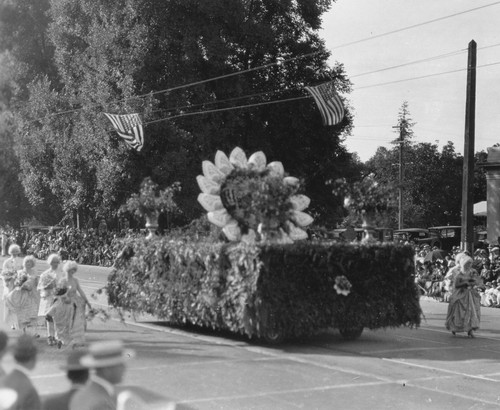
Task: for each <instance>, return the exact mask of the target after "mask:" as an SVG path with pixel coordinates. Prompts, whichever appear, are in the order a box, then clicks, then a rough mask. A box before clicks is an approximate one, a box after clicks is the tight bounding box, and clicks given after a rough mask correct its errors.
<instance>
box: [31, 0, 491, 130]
mask: <svg viewBox="0 0 500 410" xmlns="http://www.w3.org/2000/svg"><path fill="white" fill-rule="evenodd" d="M497 4H500V1H496V2H494V3H490V4H486V5H483V6H478V7H474V8H472V9H468V10H464V11H461V12H458V13H454V14H450V15H447V16H442V17H438V18H435V19H432V20H427V21H424V22H421V23H417V24H413V25H410V26H406V27H402V28H399V29H396V30H391V31H388V32H385V33H381V34H378V35H375V36H371V37H365V38H363V39H359V40H355V41H352V42H348V43H344V44H340V45H338V46H335V47H333V48H332V49H333V50H335V49H338V48H343V47H347V46H351V45H354V44H359V43H362V42H366V41H371V40H374V39H377V38H381V37H384V36H388V35H392V34H395V33H399V32H402V31H406V30H410V29H413V28H417V27H421V26H424V25H427V24H432V23H435V22H438V21H442V20H445V19H449V18H453V17H456V16H459V15H463V14H466V13H471V12H474V11H477V10H480V9H484V8H487V7H491V6H495V5H497ZM321 53H325V50H320V51H315V52H312V53H307V54H303V55H300V56H296V57H291V58H289V59H283V60H279V61H276V62H273V63H268V64H264V65H261V66H257V67H252V68H249V69H246V70H241V71H236V72H233V73H228V74H224V75H220V76H217V77H212V78H208V79H205V80H200V81H196V82H193V83H188V84H183V85H179V86H175V87H171V88H167V89H163V90H158V91H150V92H148V93H145V94H141V95H137V96H134V97H128V98H125V99H120V100H115V101H111V102H109V103H108V104H112V103H115V104H117V103H120V102H124V101H129V100H133V99H139V98H145V97H148V96H152V95H157V94H160V93H168V92H171V91H174V90H178V89H182V88H188V87H193V86H196V85H201V84H204V83H207V82H210V81H216V80H220V79H224V78H229V77H232V76H236V75H241V74H246V73H248V72H252V71H256V70H261V69H263V68H268V67H272V66H277V65H281V64H286V63H288V62H291V61H294V60H297V59H301V58H306V57H310V56H312V55H316V54H321ZM361 75H365V74H361ZM99 106H102V104H101V103H99V104H93V105H90V106H87V107H86V108H89V107H90V108H92V107H99ZM82 109H83V107H80V108H75V109H71V110H65V111H59V112H56V113H52V114H47V115H46V116H44V117H41V118H37V119H34V120H32V121H31V122H34V121H38V120H41V119H45V118H50V117H52V116H57V115H63V114H69V113H73V112H78V111H80V110H82Z"/></svg>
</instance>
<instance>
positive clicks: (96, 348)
mask: <svg viewBox="0 0 500 410" xmlns="http://www.w3.org/2000/svg"><path fill="white" fill-rule="evenodd" d="M134 356H135V352H134V351H133V350H129V349H125V348H124V346H123V342H122V341H120V340H111V341H106V342H96V343H93V344H91V345H90V346H89V353H88V354H87V355H85V356H83V357H82V358H81V359H80V364H82V365H83V366H85V367H92V368H99V367H109V366H116V365H118V364H123V363H125V361H126V360H128V359H131V358H132V357H134Z"/></svg>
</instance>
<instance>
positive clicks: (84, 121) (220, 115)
mask: <svg viewBox="0 0 500 410" xmlns="http://www.w3.org/2000/svg"><path fill="white" fill-rule="evenodd" d="M331 4H332V1H330V0H316V1H311V0H298V1H282V0H280V1H278V0H252V1H249V0H172V1H168V2H158V1H155V0H113V1H109V0H92V1H90V0H58V1H51V2H49V1H40V0H22V1H21V0H19V1H2V2H1V3H0V11H1V13H2V18H1V19H0V32H1V33H7V34H8V35H6V36H5V37H3V40H2V42H1V43H0V46H1V49H0V50H1V51H5V52H7V51H8V52H10V53H11V54H12V56H13V59H14V65H15V67H23V70H22V75H19V76H17V77H16V79H15V80H16V82H17V85H16V87H12V88H11V89H10V91H11V92H12V93H13V94H14V96H15V98H14V99H13V101H12V103H11V104H10V107H9V108H10V109H11V110H12V112H13V113H14V117H13V118H14V119H13V127H12V133H13V140H14V141H15V145H16V152H17V156H18V160H19V166H20V170H21V180H22V183H23V187H24V189H25V191H26V196H27V198H28V200H29V202H30V203H31V204H32V205H33V206H36V207H38V208H40V207H41V208H46V209H52V210H53V211H54V214H55V215H57V217H59V216H61V215H66V216H67V217H71V216H72V215H74V213H75V212H78V213H79V215H81V217H83V218H84V219H92V218H95V217H99V216H101V217H106V218H109V217H112V216H114V215H116V212H117V210H118V209H119V206H120V205H121V204H122V203H123V202H124V200H125V198H128V197H129V196H130V194H131V193H133V192H137V191H138V187H139V184H140V182H141V181H142V180H143V179H144V177H151V178H152V179H153V180H154V181H155V182H156V183H158V184H159V185H160V186H161V187H164V186H169V185H171V184H172V183H174V182H176V181H179V182H180V184H181V186H182V191H181V192H180V193H179V197H178V199H177V202H178V203H179V205H180V207H181V208H182V209H183V215H185V218H186V221H188V220H190V219H192V218H193V217H196V216H198V215H200V214H201V211H202V210H201V208H200V207H199V205H198V204H197V202H196V196H197V194H198V192H199V190H198V187H197V185H196V175H198V174H199V173H200V171H201V162H202V161H203V160H205V159H209V158H213V156H214V154H215V152H216V151H217V150H222V151H226V152H228V151H231V150H232V148H234V147H235V146H240V147H241V148H243V149H244V150H245V151H246V152H255V151H258V150H262V151H264V153H265V154H266V156H267V157H268V158H269V160H271V161H272V160H279V161H282V162H283V164H284V166H285V169H286V170H287V172H290V174H292V175H294V176H297V177H299V178H301V179H302V180H303V187H304V189H305V190H306V192H307V195H308V196H310V197H311V199H312V206H311V208H312V212H314V213H315V216H316V217H317V218H318V220H324V221H327V220H329V219H330V220H331V219H332V217H333V216H334V214H335V212H334V211H335V209H336V207H335V201H334V200H333V201H332V196H331V192H330V188H329V187H327V186H326V185H325V182H326V181H327V180H328V179H331V178H336V177H338V176H343V175H344V174H345V172H346V171H349V169H352V168H353V167H355V166H356V158H355V157H353V156H352V155H351V154H350V153H348V152H347V150H346V149H345V147H344V145H343V143H342V135H343V133H346V132H347V133H348V132H349V129H350V127H351V123H352V116H351V114H350V113H349V110H347V111H348V112H347V115H346V116H345V118H344V120H343V121H342V122H341V123H340V124H338V125H336V126H331V127H324V126H323V125H322V123H321V117H320V115H319V113H318V111H317V108H316V106H315V104H314V101H313V100H312V99H311V98H308V95H307V93H305V91H304V86H306V85H316V84H319V83H322V82H326V81H331V80H333V81H334V84H335V87H336V88H337V90H338V91H340V92H341V93H343V94H345V93H348V92H349V91H350V87H351V84H350V82H349V80H348V78H347V76H346V74H345V72H344V68H343V66H342V64H340V63H336V64H335V65H334V66H333V67H330V66H328V64H327V59H328V57H329V52H328V51H327V50H326V49H325V46H324V42H323V40H321V39H320V37H319V34H318V30H319V28H320V24H321V15H322V14H323V13H324V12H325V11H326V10H328V9H329V7H330V6H331ZM16 22H22V24H21V26H20V27H22V29H21V30H15V29H14V26H15V24H17V23H16ZM19 72H21V71H19ZM210 79H217V80H213V81H212V80H210ZM209 80H210V81H209ZM284 99H290V101H288V102H281V103H279V102H278V100H284ZM345 103H346V107H348V101H346V102H345ZM243 105H251V107H247V108H237V106H243ZM104 112H111V113H119V114H121V113H130V112H138V113H139V114H140V115H141V117H142V120H143V123H144V131H145V146H144V148H143V150H142V151H141V152H136V151H133V150H130V149H129V148H127V146H126V145H125V144H123V142H122V141H121V140H120V139H119V138H118V137H117V135H116V133H115V132H114V131H113V130H112V128H111V125H110V124H109V123H108V122H107V120H106V118H105V117H104V115H103V113H104ZM200 112H203V114H200ZM350 172H351V171H350Z"/></svg>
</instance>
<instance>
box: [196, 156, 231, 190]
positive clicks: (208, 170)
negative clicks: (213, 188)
mask: <svg viewBox="0 0 500 410" xmlns="http://www.w3.org/2000/svg"><path fill="white" fill-rule="evenodd" d="M201 167H202V169H203V175H204V176H205V178H208V179H210V180H211V181H214V182H217V183H219V184H220V183H221V182H222V181H224V178H226V174H224V173H223V172H222V171H221V170H220V169H219V168H217V167H216V166H215V165H214V164H213V163H212V162H210V161H207V160H205V161H203V162H202V163H201Z"/></svg>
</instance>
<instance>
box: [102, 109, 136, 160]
mask: <svg viewBox="0 0 500 410" xmlns="http://www.w3.org/2000/svg"><path fill="white" fill-rule="evenodd" d="M104 115H105V116H106V117H108V118H109V120H110V121H111V123H112V124H113V127H114V128H115V130H116V131H117V132H118V135H119V136H120V137H122V138H123V139H124V140H125V142H126V143H127V144H128V145H130V146H131V147H132V148H133V149H135V150H137V151H140V150H141V148H142V146H143V145H144V133H143V130H142V121H141V118H140V117H139V114H125V115H117V114H107V113H104Z"/></svg>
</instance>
